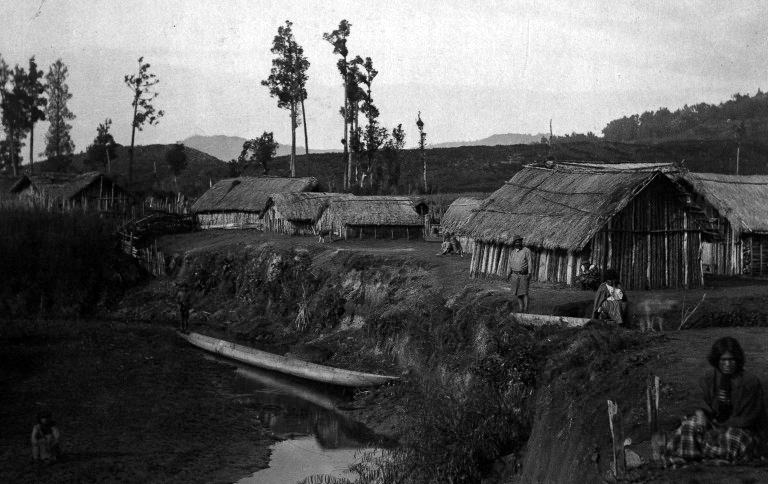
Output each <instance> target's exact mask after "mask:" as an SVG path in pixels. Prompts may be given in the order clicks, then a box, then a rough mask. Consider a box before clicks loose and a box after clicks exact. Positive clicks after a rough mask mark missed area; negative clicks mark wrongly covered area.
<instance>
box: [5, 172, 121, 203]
mask: <svg viewBox="0 0 768 484" xmlns="http://www.w3.org/2000/svg"><path fill="white" fill-rule="evenodd" d="M11 193H13V194H16V195H17V196H18V197H19V198H21V199H23V200H26V201H28V202H29V203H34V204H39V205H41V206H44V207H46V208H58V209H62V210H72V209H81V210H85V211H98V212H123V211H125V209H126V207H127V206H129V205H130V201H131V197H130V195H129V194H128V193H127V192H126V191H125V190H124V189H123V188H121V187H120V186H119V185H118V184H117V183H115V182H114V180H112V178H110V177H109V176H108V175H105V174H104V173H100V172H98V171H91V172H87V173H81V174H76V173H41V174H32V175H24V176H22V177H21V178H20V179H19V180H18V181H17V182H16V183H15V184H14V185H13V187H12V188H11Z"/></svg>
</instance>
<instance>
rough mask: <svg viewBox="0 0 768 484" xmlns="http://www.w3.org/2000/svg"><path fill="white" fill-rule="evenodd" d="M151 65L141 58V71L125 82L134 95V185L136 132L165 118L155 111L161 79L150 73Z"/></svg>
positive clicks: (130, 155) (130, 172) (130, 180)
mask: <svg viewBox="0 0 768 484" xmlns="http://www.w3.org/2000/svg"><path fill="white" fill-rule="evenodd" d="M149 67H150V65H149V63H145V62H144V57H139V70H138V72H137V73H136V74H130V75H128V74H126V75H125V78H124V79H123V82H125V85H126V86H127V87H128V89H130V90H131V93H132V95H133V97H132V99H131V106H133V118H132V120H131V147H130V149H129V150H128V183H129V184H130V183H133V147H134V141H135V139H136V130H139V131H142V129H143V127H144V125H149V126H154V125H156V124H157V123H158V122H159V121H160V118H162V117H163V115H164V114H165V112H164V111H163V110H162V109H161V110H159V111H156V110H155V107H154V106H153V104H152V103H153V101H154V100H155V99H156V98H157V96H159V95H160V93H159V92H157V91H156V90H155V86H156V85H157V83H158V82H160V79H158V78H157V76H156V75H155V74H152V73H150V72H149ZM154 175H155V179H157V164H155V165H154Z"/></svg>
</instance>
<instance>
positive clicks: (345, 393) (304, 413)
mask: <svg viewBox="0 0 768 484" xmlns="http://www.w3.org/2000/svg"><path fill="white" fill-rule="evenodd" d="M216 359H218V358H216ZM227 362H228V363H230V364H231V363H232V361H231V360H227ZM235 385H236V389H235V391H236V392H237V393H238V394H242V395H248V396H249V397H250V398H251V399H253V400H254V401H256V402H258V403H259V404H260V406H261V407H263V409H264V410H262V414H261V420H262V422H264V423H265V424H266V425H268V426H269V428H270V429H271V430H272V431H273V432H274V433H275V435H277V436H278V437H280V438H281V439H285V440H282V441H280V442H278V443H276V444H274V445H273V446H272V447H271V449H272V455H271V458H270V463H269V467H268V468H267V469H262V470H260V471H258V472H256V473H255V474H253V475H251V476H248V477H246V478H243V479H241V480H240V481H238V484H273V483H274V484H278V483H279V484H285V483H289V484H291V483H295V482H298V481H300V480H302V479H304V478H305V477H308V476H311V475H314V474H330V475H333V476H335V477H346V478H349V479H350V480H354V479H353V478H354V476H353V475H351V474H349V472H348V471H347V468H348V466H349V465H350V464H353V463H354V462H355V461H356V460H357V457H359V455H360V453H361V452H362V451H364V450H368V447H369V446H371V445H373V444H374V443H375V442H377V440H379V439H377V436H376V435H375V434H374V433H373V432H371V431H370V430H369V429H367V428H366V427H365V426H364V425H362V424H360V423H359V422H355V421H353V420H350V419H349V418H347V417H346V416H345V415H344V414H343V413H341V412H340V411H339V410H338V409H337V406H338V405H340V404H343V403H344V402H345V401H349V400H350V399H351V397H352V393H351V390H349V389H346V390H345V389H341V388H338V387H333V386H328V385H322V384H315V383H312V382H307V381H305V380H302V379H299V378H293V377H289V376H285V375H282V374H280V373H275V372H271V371H266V370H260V369H258V368H251V367H245V366H240V365H238V368H237V370H236V373H235Z"/></svg>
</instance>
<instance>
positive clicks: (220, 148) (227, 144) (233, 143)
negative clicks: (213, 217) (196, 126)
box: [182, 133, 546, 161]
mask: <svg viewBox="0 0 768 484" xmlns="http://www.w3.org/2000/svg"><path fill="white" fill-rule="evenodd" d="M543 136H546V135H544V134H518V133H507V134H494V135H491V136H489V137H487V138H483V139H480V140H476V141H449V142H446V143H435V144H430V145H429V148H457V147H460V146H497V145H498V146H507V145H530V144H535V143H539V142H540V141H541V138H542V137H543ZM246 141H247V140H246V139H245V138H241V137H239V136H224V135H216V136H201V135H194V136H190V137H189V138H187V139H185V140H184V141H182V143H184V146H189V147H190V148H194V149H196V150H198V151H202V152H203V153H208V154H209V155H211V156H215V157H216V158H218V159H220V160H222V161H229V160H232V159H237V157H238V156H240V152H241V151H242V150H243V143H245V142H246ZM340 151H341V150H313V149H312V148H310V149H309V152H310V153H338V152H340ZM290 154H291V145H290V144H282V143H280V146H279V147H278V148H277V153H276V154H275V156H288V155H290ZM296 154H297V155H303V154H304V147H303V146H296Z"/></svg>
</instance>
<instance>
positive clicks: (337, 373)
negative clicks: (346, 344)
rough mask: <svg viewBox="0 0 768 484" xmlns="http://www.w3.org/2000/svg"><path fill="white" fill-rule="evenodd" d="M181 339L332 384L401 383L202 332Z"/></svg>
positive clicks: (216, 351) (235, 357)
mask: <svg viewBox="0 0 768 484" xmlns="http://www.w3.org/2000/svg"><path fill="white" fill-rule="evenodd" d="M179 336H181V337H182V338H184V339H185V340H187V341H188V342H189V343H191V344H193V345H194V346H197V347H198V348H202V349H204V350H206V351H210V352H211V353H216V354H219V355H222V356H226V357H227V358H232V359H233V360H237V361H239V362H241V363H247V364H249V365H253V366H257V367H259V368H264V369H267V370H273V371H277V372H280V373H285V374H287V375H293V376H297V377H300V378H306V379H308V380H313V381H317V382H322V383H329V384H331V385H341V386H347V387H370V386H375V385H381V384H382V383H386V382H389V381H393V380H397V377H396V376H387V375H377V374H375V373H363V372H360V371H352V370H344V369H341V368H333V367H331V366H325V365H318V364H317V363H310V362H308V361H302V360H297V359H296V358H290V357H287V356H281V355H276V354H274V353H269V352H266V351H262V350H257V349H256V348H250V347H248V346H243V345H239V344H236V343H232V342H230V341H224V340H222V339H218V338H212V337H210V336H205V335H202V334H198V333H189V334H182V333H179Z"/></svg>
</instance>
